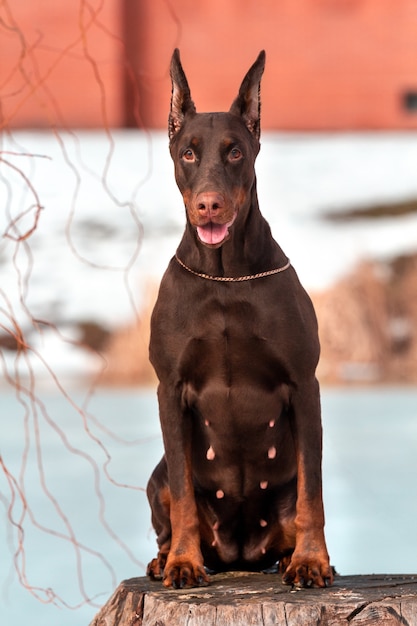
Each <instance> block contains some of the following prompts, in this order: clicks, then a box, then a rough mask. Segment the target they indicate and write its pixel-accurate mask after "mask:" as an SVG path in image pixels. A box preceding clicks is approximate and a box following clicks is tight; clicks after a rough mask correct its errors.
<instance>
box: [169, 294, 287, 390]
mask: <svg viewBox="0 0 417 626" xmlns="http://www.w3.org/2000/svg"><path fill="white" fill-rule="evenodd" d="M182 334H183V342H182V343H181V346H180V354H178V357H179V365H180V367H179V369H180V376H181V378H182V380H183V381H186V382H187V384H191V385H192V386H193V387H194V388H195V389H196V391H201V390H202V389H203V388H204V387H207V386H211V385H213V384H215V385H225V386H226V387H230V388H232V387H234V386H235V385H239V384H250V385H252V386H260V387H262V388H263V389H273V388H274V387H275V386H276V385H277V384H279V383H280V382H281V379H282V376H284V372H283V369H284V366H283V363H282V361H281V356H280V353H281V350H280V329H279V326H278V324H277V323H276V320H274V316H273V315H272V314H270V313H268V312H265V311H262V310H260V308H259V305H258V303H255V302H254V303H252V302H249V301H247V300H246V301H245V300H238V299H236V300H231V301H229V302H224V301H223V302H222V301H221V300H218V299H214V298H213V299H210V300H208V301H207V302H206V303H204V302H203V303H200V304H199V305H198V307H197V310H196V314H195V316H193V318H191V319H188V320H185V321H184V325H183V331H182Z"/></svg>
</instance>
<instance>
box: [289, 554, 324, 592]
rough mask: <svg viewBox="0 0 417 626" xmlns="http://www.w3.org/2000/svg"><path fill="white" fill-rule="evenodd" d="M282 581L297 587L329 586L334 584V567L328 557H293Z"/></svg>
mask: <svg viewBox="0 0 417 626" xmlns="http://www.w3.org/2000/svg"><path fill="white" fill-rule="evenodd" d="M282 582H283V583H285V584H286V585H293V586H294V587H297V588H308V587H316V588H320V587H329V586H330V585H332V584H333V568H332V567H331V566H330V564H329V562H328V560H327V559H322V560H321V559H315V558H311V557H306V558H304V559H303V558H299V557H294V556H293V558H292V559H291V561H290V564H289V565H288V567H287V569H286V570H285V572H284V575H283V577H282Z"/></svg>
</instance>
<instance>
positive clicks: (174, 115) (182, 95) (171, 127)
mask: <svg viewBox="0 0 417 626" xmlns="http://www.w3.org/2000/svg"><path fill="white" fill-rule="evenodd" d="M170 74H171V81H172V96H171V110H170V113H169V119H168V135H169V139H170V141H171V140H172V139H173V137H174V136H175V135H176V134H177V132H178V131H179V130H180V128H181V126H182V124H183V122H184V118H185V116H186V115H187V114H191V115H194V114H195V112H196V110H195V105H194V102H193V101H192V99H191V93H190V88H189V86H188V82H187V78H186V76H185V73H184V70H183V69H182V65H181V61H180V51H179V50H178V48H175V50H174V54H173V55H172V59H171V69H170Z"/></svg>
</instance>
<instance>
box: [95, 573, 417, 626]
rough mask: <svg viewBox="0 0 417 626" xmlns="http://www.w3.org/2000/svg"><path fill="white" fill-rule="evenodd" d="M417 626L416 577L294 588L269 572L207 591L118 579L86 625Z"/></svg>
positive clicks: (230, 577)
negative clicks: (116, 586)
mask: <svg viewBox="0 0 417 626" xmlns="http://www.w3.org/2000/svg"><path fill="white" fill-rule="evenodd" d="M281 624H282V626H312V625H314V626H336V625H337V624H345V625H350V626H358V625H360V626H367V625H368V624H373V625H375V626H397V625H401V626H417V576H398V575H392V576H388V575H386V576H384V575H373V576H336V579H335V583H334V585H333V586H332V587H329V588H327V589H302V590H294V589H291V587H288V586H285V585H283V584H282V583H281V582H280V581H279V578H278V576H277V575H276V574H261V573H246V572H231V573H226V574H217V575H215V576H212V577H211V585H210V586H209V587H198V588H193V589H183V590H170V589H165V588H164V587H162V584H161V583H159V582H151V581H150V580H148V579H147V578H131V579H129V580H125V581H123V582H122V583H121V584H120V585H119V587H118V588H117V589H116V591H115V592H114V594H113V596H112V597H111V598H110V600H109V601H108V602H107V603H106V604H105V605H104V606H103V608H102V609H101V611H100V612H99V613H98V615H96V617H95V618H94V619H93V621H92V622H91V624H90V626H273V625H275V626H279V625H281Z"/></svg>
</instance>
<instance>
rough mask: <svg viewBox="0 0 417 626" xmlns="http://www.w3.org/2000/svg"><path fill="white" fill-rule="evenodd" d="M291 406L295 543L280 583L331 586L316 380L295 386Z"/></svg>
mask: <svg viewBox="0 0 417 626" xmlns="http://www.w3.org/2000/svg"><path fill="white" fill-rule="evenodd" d="M292 407H293V433H294V439H295V445H296V454H297V507H296V517H295V529H296V540H295V550H294V552H293V554H292V557H291V561H290V564H289V565H288V567H287V569H286V571H285V573H284V577H283V580H284V582H286V583H289V584H294V585H296V586H299V587H325V586H327V585H329V584H332V582H333V573H332V569H331V567H330V564H329V555H328V553H327V548H326V542H325V538H324V510H323V498H322V482H321V479H322V477H321V460H322V427H321V410H320V394H319V386H318V382H317V380H316V379H313V380H311V381H310V382H308V383H301V384H300V385H298V387H297V390H296V391H295V392H294V395H293V397H292Z"/></svg>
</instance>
